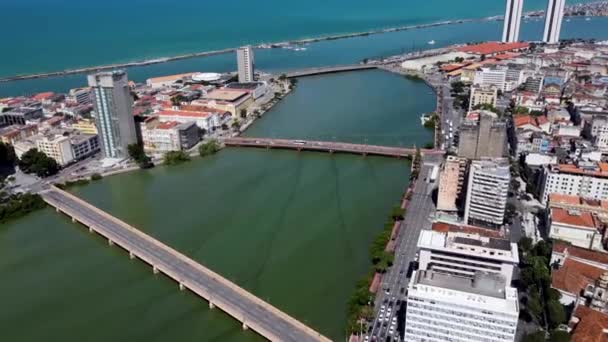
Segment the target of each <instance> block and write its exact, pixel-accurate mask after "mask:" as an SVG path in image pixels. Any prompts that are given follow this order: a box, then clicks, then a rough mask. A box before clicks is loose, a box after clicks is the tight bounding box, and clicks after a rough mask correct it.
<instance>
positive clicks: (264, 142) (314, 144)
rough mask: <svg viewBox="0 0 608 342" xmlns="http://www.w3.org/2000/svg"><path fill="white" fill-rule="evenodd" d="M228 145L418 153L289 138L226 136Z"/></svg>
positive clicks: (397, 154)
mask: <svg viewBox="0 0 608 342" xmlns="http://www.w3.org/2000/svg"><path fill="white" fill-rule="evenodd" d="M223 142H224V144H225V145H226V146H239V147H259V148H282V149H290V150H298V151H302V150H306V151H321V152H329V153H334V152H342V153H354V154H361V155H368V154H370V155H378V156H386V157H396V158H403V157H410V156H413V155H414V154H416V149H415V148H402V147H391V146H378V145H363V144H351V143H344V142H335V141H310V140H309V141H306V140H289V139H268V138H242V137H235V138H225V139H224V140H223ZM421 152H422V153H429V152H434V151H432V150H421Z"/></svg>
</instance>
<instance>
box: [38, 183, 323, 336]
mask: <svg viewBox="0 0 608 342" xmlns="http://www.w3.org/2000/svg"><path fill="white" fill-rule="evenodd" d="M41 196H42V198H43V199H44V200H45V201H46V203H48V204H49V205H50V206H52V207H55V209H56V210H57V212H63V213H64V214H66V215H67V216H69V217H71V218H72V221H73V222H79V223H81V224H83V225H84V226H86V227H88V228H89V231H90V232H91V233H93V232H96V233H98V234H100V235H101V236H103V237H105V238H106V239H108V245H110V246H112V245H116V246H119V247H121V248H123V249H124V250H125V251H127V252H128V253H129V257H130V258H131V259H134V258H139V259H141V260H142V261H144V262H145V263H147V264H149V265H150V266H152V270H153V272H154V274H157V273H159V272H162V273H164V274H166V275H167V276H168V277H169V278H171V279H173V280H175V281H176V282H177V283H178V287H179V289H180V290H185V289H189V290H190V291H192V292H193V293H195V294H197V295H198V296H200V297H202V298H204V299H205V300H207V301H208V302H209V308H214V307H218V308H219V309H221V310H222V311H224V312H226V313H227V314H228V315H230V316H232V317H234V318H235V319H236V320H238V321H239V322H241V323H242V327H243V329H251V330H253V331H255V332H257V333H258V334H260V335H261V336H263V337H265V338H267V339H268V340H270V341H293V342H299V341H323V342H325V341H330V340H329V339H328V338H326V337H324V336H322V335H321V334H319V333H317V332H316V331H314V330H312V329H311V328H309V327H307V326H306V325H304V324H302V323H300V322H299V321H297V320H296V319H295V318H292V317H290V316H289V315H287V314H286V313H284V312H282V311H280V310H279V309H277V308H275V307H273V306H272V305H270V304H268V303H266V302H264V301H263V300H261V299H259V298H258V297H256V296H254V295H253V294H251V293H249V292H247V291H246V290H244V289H243V288H241V287H239V286H238V285H236V284H234V283H232V282H230V281H229V280H227V279H225V278H223V277H222V276H220V275H219V274H217V273H215V272H213V271H211V270H209V269H208V268H206V267H205V266H203V265H201V264H199V263H198V262H196V261H194V260H192V259H190V258H189V257H187V256H185V255H184V254H181V253H180V252H178V251H176V250H174V249H173V248H171V247H169V246H167V245H165V244H163V243H162V242H160V241H158V240H156V239H154V238H153V237H151V236H149V235H147V234H145V233H143V232H141V231H140V230H138V229H135V228H133V227H132V226H130V225H128V224H127V223H125V222H123V221H120V220H118V219H117V218H115V217H113V216H111V215H109V214H108V213H106V212H104V211H102V210H100V209H98V208H96V207H95V206H93V205H91V204H89V203H87V202H85V201H83V200H81V199H79V198H78V197H76V196H74V195H72V194H70V193H67V192H65V191H63V190H61V189H59V188H56V187H52V188H51V189H49V190H45V191H43V192H42V193H41Z"/></svg>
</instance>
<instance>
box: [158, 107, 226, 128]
mask: <svg viewBox="0 0 608 342" xmlns="http://www.w3.org/2000/svg"><path fill="white" fill-rule="evenodd" d="M218 113H221V111H218V112H217V113H211V112H195V111H184V110H162V111H160V112H158V113H155V115H158V118H159V120H160V121H162V122H170V121H177V122H179V123H186V122H195V123H196V125H197V126H198V127H200V128H202V129H204V130H206V131H208V132H209V131H211V130H213V129H214V128H217V127H220V126H221V125H222V122H221V119H220V115H219V114H218Z"/></svg>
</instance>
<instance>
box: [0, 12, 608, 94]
mask: <svg viewBox="0 0 608 342" xmlns="http://www.w3.org/2000/svg"><path fill="white" fill-rule="evenodd" d="M580 8H581V7H580V5H571V6H567V7H566V9H565V15H566V16H581V10H580ZM584 8H585V9H589V8H593V9H596V10H595V12H594V13H598V14H601V13H605V12H606V11H607V9H608V3H607V2H606V1H602V2H597V3H588V4H585V7H584ZM600 9H601V10H600ZM542 13H544V12H543V11H529V12H526V13H524V16H529V17H531V18H534V17H539V16H542ZM501 20H503V16H500V15H499V16H490V17H484V18H468V19H455V20H444V21H437V22H431V23H427V24H417V25H404V26H395V27H389V28H382V29H374V30H367V31H361V32H353V33H342V34H333V35H324V36H318V37H311V38H302V39H294V40H286V41H280V42H274V43H260V44H255V45H253V47H254V48H256V49H280V48H288V47H291V46H294V45H307V44H311V43H318V42H323V41H332V40H343V39H349V38H357V37H365V36H370V35H380V34H385V33H392V32H401V31H410V30H419V29H428V28H434V27H441V26H449V25H458V24H465V23H475V22H494V21H501ZM235 49H236V48H234V47H233V48H225V49H219V50H210V51H202V52H194V53H188V54H181V55H176V56H170V57H158V58H151V59H144V60H136V61H132V62H125V63H112V64H108V65H99V66H91V67H84V68H74V69H65V70H61V71H51V72H41V73H34V74H22V75H14V76H7V77H2V78H0V83H6V82H11V81H20V80H33V79H39V78H50V77H57V76H68V75H76V74H84V73H91V72H95V71H102V70H110V69H119V68H130V67H142V66H147V65H154V64H163V63H167V62H172V61H180V60H187V59H193V58H198V57H212V56H217V55H224V54H228V53H232V52H234V51H235Z"/></svg>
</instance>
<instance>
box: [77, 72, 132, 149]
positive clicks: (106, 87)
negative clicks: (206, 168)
mask: <svg viewBox="0 0 608 342" xmlns="http://www.w3.org/2000/svg"><path fill="white" fill-rule="evenodd" d="M88 81H89V86H90V87H91V89H92V90H91V94H92V95H93V103H94V104H95V124H96V125H97V132H98V133H99V138H100V139H99V140H100V141H101V148H102V151H103V155H104V157H107V158H127V157H129V153H128V151H127V146H129V145H130V144H134V143H136V142H137V134H136V131H135V120H134V118H133V111H132V105H133V99H132V98H131V92H130V89H129V81H128V79H127V73H126V72H124V71H112V72H101V73H97V74H94V75H89V76H88Z"/></svg>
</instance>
